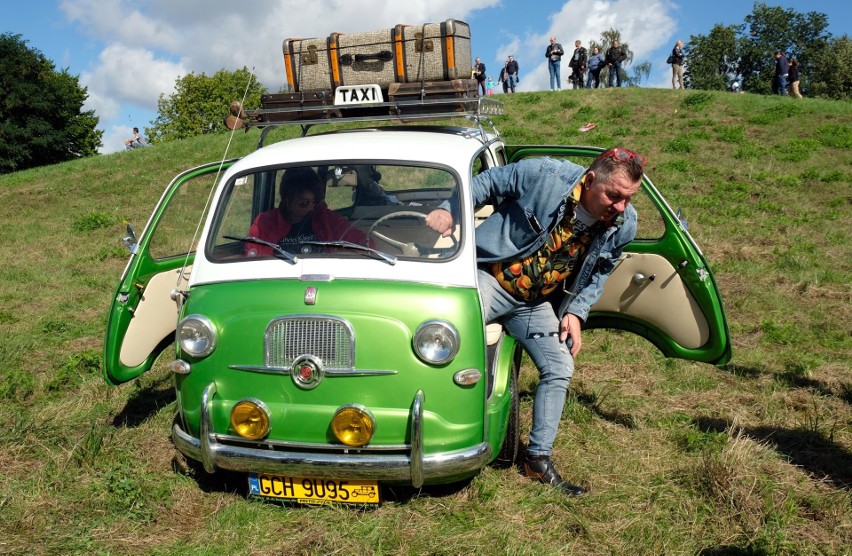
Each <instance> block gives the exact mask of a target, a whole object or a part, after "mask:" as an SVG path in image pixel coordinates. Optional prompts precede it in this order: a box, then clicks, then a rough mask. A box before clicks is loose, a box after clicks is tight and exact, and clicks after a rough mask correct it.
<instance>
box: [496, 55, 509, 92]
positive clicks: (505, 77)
mask: <svg viewBox="0 0 852 556" xmlns="http://www.w3.org/2000/svg"><path fill="white" fill-rule="evenodd" d="M508 65H509V60H506V61H505V62H503V67H502V68H500V75H498V76H497V83H501V84H502V85H503V94H506V93H508V92H509V72H508V71H506V66H508Z"/></svg>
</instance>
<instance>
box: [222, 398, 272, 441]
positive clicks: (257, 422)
mask: <svg viewBox="0 0 852 556" xmlns="http://www.w3.org/2000/svg"><path fill="white" fill-rule="evenodd" d="M231 427H233V429H234V430H235V431H236V433H237V434H238V435H240V436H242V437H243V438H248V439H249V440H260V439H261V438H263V437H265V436H266V435H267V434H268V433H269V410H267V409H266V406H265V405H263V403H262V402H260V401H258V400H241V401H239V402H237V403H236V405H234V407H233V409H231Z"/></svg>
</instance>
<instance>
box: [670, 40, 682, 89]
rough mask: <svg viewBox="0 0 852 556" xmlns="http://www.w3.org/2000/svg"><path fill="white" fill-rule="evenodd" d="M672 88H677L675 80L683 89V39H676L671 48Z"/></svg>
mask: <svg viewBox="0 0 852 556" xmlns="http://www.w3.org/2000/svg"><path fill="white" fill-rule="evenodd" d="M671 64H672V89H677V86H676V85H675V82H677V83H678V84H679V85H680V88H681V89H683V88H684V87H683V41H680V40H679V41H677V42H676V43H675V45H674V48H672V55H671Z"/></svg>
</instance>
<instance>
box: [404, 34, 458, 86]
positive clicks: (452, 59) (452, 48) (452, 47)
mask: <svg viewBox="0 0 852 556" xmlns="http://www.w3.org/2000/svg"><path fill="white" fill-rule="evenodd" d="M397 29H400V30H401V35H402V44H403V50H404V52H403V61H404V73H403V78H402V79H399V80H398V81H399V82H405V83H415V82H420V81H449V80H453V79H469V78H470V76H471V67H472V66H473V59H472V58H471V47H470V26H469V25H468V24H467V23H465V22H464V21H460V20H458V19H448V20H446V21H443V22H441V23H425V24H423V25H397ZM398 33H399V31H398Z"/></svg>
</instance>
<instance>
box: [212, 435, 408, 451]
mask: <svg viewBox="0 0 852 556" xmlns="http://www.w3.org/2000/svg"><path fill="white" fill-rule="evenodd" d="M213 438H215V439H216V440H217V441H218V442H226V443H227V442H234V443H242V444H252V445H254V446H257V447H258V448H259V449H264V448H271V449H273V450H281V449H290V450H316V451H327V452H331V453H338V454H339V453H344V452H355V451H360V450H366V451H369V452H379V451H381V452H405V453H408V452H410V451H411V445H410V444H383V445H381V446H370V445H369V444H367V445H366V446H362V447H360V448H353V447H352V446H344V445H343V444H324V443H323V444H321V443H312V442H282V441H280V440H249V439H248V438H243V437H241V436H236V435H231V434H214V435H213Z"/></svg>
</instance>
